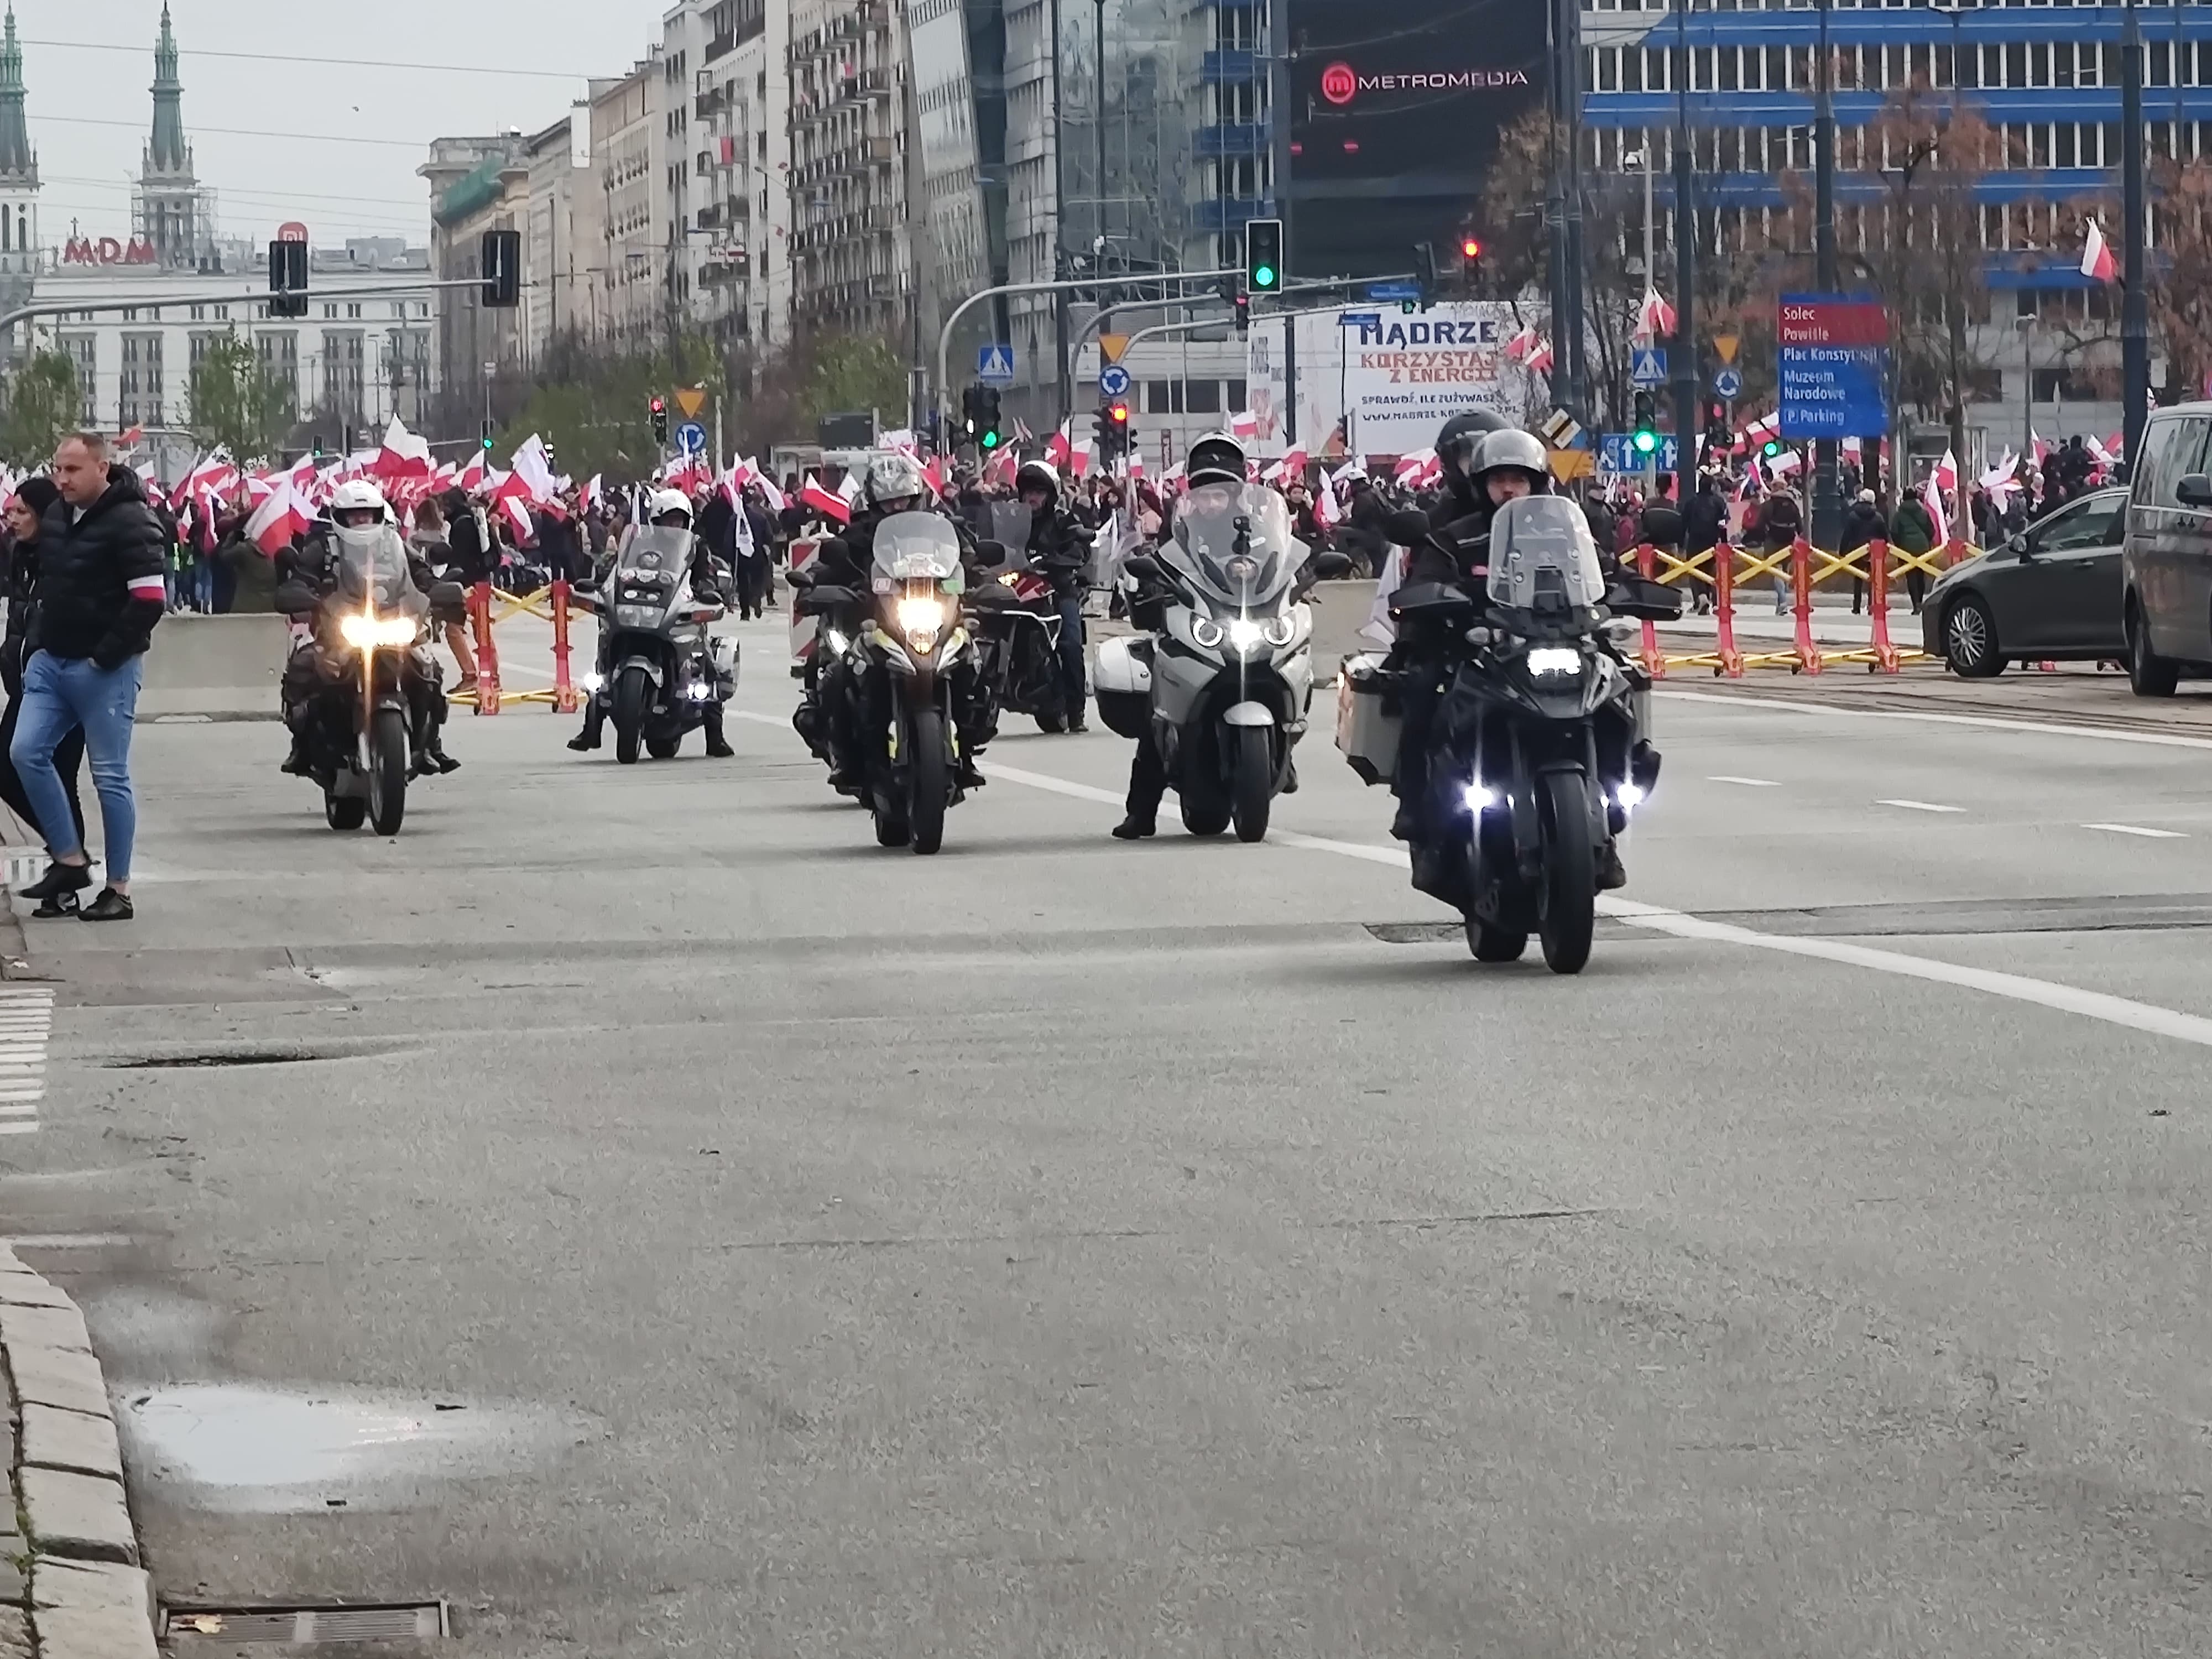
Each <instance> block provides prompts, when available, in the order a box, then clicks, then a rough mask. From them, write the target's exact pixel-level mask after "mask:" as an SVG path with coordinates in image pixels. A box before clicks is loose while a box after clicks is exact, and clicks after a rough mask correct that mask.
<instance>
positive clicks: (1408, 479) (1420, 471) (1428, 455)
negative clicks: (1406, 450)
mask: <svg viewBox="0 0 2212 1659" xmlns="http://www.w3.org/2000/svg"><path fill="white" fill-rule="evenodd" d="M1436 463H1437V452H1436V451H1435V450H1433V449H1417V450H1415V451H1414V452H1413V453H1412V454H1410V455H1401V456H1400V457H1399V458H1398V465H1397V467H1396V469H1395V471H1393V472H1392V474H1391V477H1394V478H1395V479H1396V480H1397V482H1398V483H1401V484H1407V485H1415V484H1418V483H1419V481H1420V479H1421V477H1423V475H1424V474H1425V473H1426V472H1427V471H1428V470H1429V469H1430V468H1431V467H1432V466H1434V465H1436Z"/></svg>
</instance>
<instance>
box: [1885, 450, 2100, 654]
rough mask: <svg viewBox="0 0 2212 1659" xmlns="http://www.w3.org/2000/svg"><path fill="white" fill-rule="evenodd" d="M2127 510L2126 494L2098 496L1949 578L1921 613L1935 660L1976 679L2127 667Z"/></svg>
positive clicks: (1941, 580)
mask: <svg viewBox="0 0 2212 1659" xmlns="http://www.w3.org/2000/svg"><path fill="white" fill-rule="evenodd" d="M2127 503H2128V492H2127V491H2126V490H2124V489H2100V490H2096V491H2093V493H2091V494H2089V495H2083V496H2081V497H2080V498H2079V499H2077V500H2075V501H2069V502H2067V503H2066V505H2065V506H2063V507H2060V508H2058V509H2057V511H2056V512H2054V513H2045V515H2044V516H2043V517H2042V518H2040V519H2038V520H2036V521H2035V522H2034V523H2033V524H2032V525H2030V526H2027V529H2025V530H2022V531H2019V532H2015V534H2014V535H2012V536H2009V537H2008V538H2006V539H2005V540H2004V541H2003V542H2002V543H2000V544H1997V545H1996V546H1995V547H1992V548H1990V550H1988V551H1987V552H1985V553H1984V554H1983V555H1982V556H1980V557H1979V558H1975V559H1969V560H1968V561H1967V562H1966V563H1964V564H1961V565H1955V566H1954V567H1953V568H1950V569H1948V570H1947V571H1945V572H1944V573H1943V574H1942V575H1941V576H1939V577H1937V578H1936V583H1935V586H1932V587H1930V588H1929V590H1928V599H1927V603H1926V604H1925V605H1923V606H1922V607H1921V611H1920V627H1921V634H1922V639H1923V646H1924V647H1925V649H1926V650H1927V652H1928V654H1929V656H1931V657H1941V658H1942V659H1943V660H1944V661H1945V662H1946V663H1948V664H1949V665H1950V668H1951V671H1952V672H1953V673H1954V674H1959V675H1963V676H1964V677H1966V678H1968V679H1980V678H1984V677H1986V676H1988V675H1991V674H2002V672H2004V668H2005V665H2006V664H2007V663H2008V662H2063V661H2067V660H2069V659H2071V660H2074V661H2091V662H2094V661H2099V660H2101V659H2106V658H2110V659H2112V660H2113V661H2115V662H2117V661H2118V660H2119V659H2120V658H2122V657H2123V656H2124V655H2125V654H2126V652H2127V634H2126V629H2125V628H2124V624H2123V621H2122V617H2123V615H2124V609H2123V606H2122V604H2121V592H2122V587H2121V580H2120V565H2121V555H2120V544H2121V540H2122V537H2123V533H2124V530H2125V528H2126V516H2125V515H2126V511H2127Z"/></svg>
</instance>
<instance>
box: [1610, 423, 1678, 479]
mask: <svg viewBox="0 0 2212 1659" xmlns="http://www.w3.org/2000/svg"><path fill="white" fill-rule="evenodd" d="M1680 454H1681V451H1680V449H1679V448H1678V447H1676V446H1675V443H1674V436H1673V435H1672V434H1670V433H1665V432H1662V433H1661V434H1660V435H1659V447H1658V448H1657V449H1656V450H1654V451H1653V452H1652V453H1651V455H1650V462H1651V465H1653V466H1654V467H1655V468H1656V469H1657V470H1658V471H1662V472H1672V471H1674V463H1675V461H1676V459H1679V458H1680ZM1644 460H1645V458H1644V456H1641V455H1639V454H1638V453H1636V435H1635V434H1634V433H1632V432H1607V433H1605V434H1603V435H1601V436H1600V438H1599V439H1598V447H1597V464H1598V466H1599V468H1600V469H1601V471H1607V472H1641V471H1644Z"/></svg>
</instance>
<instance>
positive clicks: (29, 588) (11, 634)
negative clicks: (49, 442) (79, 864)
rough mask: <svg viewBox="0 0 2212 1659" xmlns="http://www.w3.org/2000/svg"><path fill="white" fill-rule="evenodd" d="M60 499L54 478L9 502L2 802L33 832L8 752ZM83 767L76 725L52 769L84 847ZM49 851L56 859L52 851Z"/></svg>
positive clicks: (0, 665) (55, 901) (66, 904)
mask: <svg viewBox="0 0 2212 1659" xmlns="http://www.w3.org/2000/svg"><path fill="white" fill-rule="evenodd" d="M60 499H61V491H59V490H58V489H55V488H54V481H53V480H52V478H26V479H24V480H23V482H22V483H21V484H20V485H18V486H17V487H16V490H15V499H14V500H12V501H9V503H8V532H9V536H8V633H7V640H6V642H5V643H4V644H0V679H4V680H5V681H6V683H7V687H8V709H7V712H6V713H5V714H0V800H4V801H6V802H7V803H8V808H9V811H12V812H13V813H15V816H16V817H19V818H21V819H22V821H23V822H24V823H27V824H29V825H31V826H33V828H36V826H37V824H38V822H39V814H38V811H37V809H36V808H35V807H33V805H31V798H30V796H29V795H28V794H27V793H25V791H24V788H23V781H22V779H21V777H19V776H18V775H16V772H15V763H14V762H13V761H11V760H9V758H8V755H7V751H8V749H9V745H10V744H13V743H14V742H15V720H16V715H17V714H18V713H19V712H20V711H21V708H22V706H23V645H24V636H25V635H27V633H28V632H29V631H30V627H31V611H32V609H33V606H34V605H37V603H38V592H39V551H40V549H39V536H40V520H41V519H42V518H43V517H44V515H45V513H46V509H47V508H48V507H52V505H53V504H54V503H55V502H56V501H59V500H60ZM83 763H84V728H83V727H82V726H71V727H70V731H69V735H68V736H67V737H65V738H63V739H62V740H61V743H60V744H59V745H58V746H57V747H56V749H55V750H54V768H55V770H56V771H57V772H58V773H59V774H60V775H61V780H62V787H64V789H66V790H67V791H68V792H69V803H70V817H71V818H72V819H73V820H74V821H75V822H76V839H77V843H78V845H80V846H82V844H83V842H84V806H83V804H82V801H81V800H80V799H78V796H77V787H76V780H77V773H78V772H79V770H80V769H82V766H83ZM46 852H47V856H48V857H52V854H53V849H52V848H51V847H50V848H47V849H46ZM75 909H76V893H75V892H73V891H72V892H70V893H66V894H64V895H63V896H61V897H60V898H52V899H48V900H46V902H45V903H44V904H43V905H41V906H40V908H39V910H38V912H37V914H38V915H64V914H65V913H67V912H69V911H72V910H75Z"/></svg>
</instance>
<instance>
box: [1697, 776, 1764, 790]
mask: <svg viewBox="0 0 2212 1659" xmlns="http://www.w3.org/2000/svg"><path fill="white" fill-rule="evenodd" d="M1705 781H1706V782H1707V783H1737V784H1741V785H1742V786H1743V787H1745V788H1747V789H1779V788H1780V787H1782V786H1781V785H1780V784H1778V783H1777V782H1776V781H1774V780H1773V779H1772V778H1739V777H1735V776H1733V775H1730V774H1729V773H1726V772H1716V773H1714V774H1712V775H1711V776H1710V777H1708V778H1707V779H1706V780H1705Z"/></svg>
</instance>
